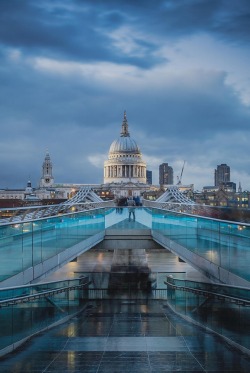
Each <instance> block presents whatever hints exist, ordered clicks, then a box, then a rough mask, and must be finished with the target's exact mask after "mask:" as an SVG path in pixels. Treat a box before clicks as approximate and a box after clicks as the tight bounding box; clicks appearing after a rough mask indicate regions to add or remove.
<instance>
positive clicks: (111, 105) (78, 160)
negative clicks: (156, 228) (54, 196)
mask: <svg viewBox="0 0 250 373" xmlns="http://www.w3.org/2000/svg"><path fill="white" fill-rule="evenodd" d="M0 20H1V22H0V61H1V68H0V81H1V87H0V97H1V116H0V120H1V138H0V167H1V176H0V187H1V188H5V187H9V188H17V187H23V186H24V185H25V183H26V180H28V179H29V178H30V179H31V181H32V185H33V186H36V185H35V184H36V183H38V182H39V179H40V177H41V167H42V162H43V159H44V155H45V152H46V149H48V150H49V153H50V155H51V159H52V163H53V169H54V178H55V181H56V182H61V183H63V182H68V183H85V184H86V183H90V184H92V183H96V184H99V183H102V182H103V164H104V160H106V159H107V154H108V151H109V147H110V145H111V143H112V141H113V140H115V139H116V138H118V137H119V135H120V126H121V123H122V117H123V111H124V110H127V116H128V123H129V127H130V132H131V137H132V138H134V139H135V140H136V142H137V143H138V145H139V146H140V148H141V151H142V155H143V158H144V159H145V161H146V163H147V169H148V170H151V171H152V172H153V184H158V176H159V174H158V168H159V165H160V164H162V163H169V164H170V165H171V166H172V167H173V169H174V175H175V180H174V183H177V179H176V176H178V175H180V173H181V169H182V165H183V162H184V160H185V161H186V163H185V169H184V172H183V176H182V183H183V184H191V183H192V184H194V185H195V189H198V190H200V189H201V188H202V187H203V186H205V185H213V184H214V169H215V167H216V165H218V164H222V163H226V164H228V165H229V166H230V169H231V180H232V181H234V182H235V183H236V185H237V187H238V184H239V182H241V185H242V189H243V190H250V168H249V156H248V149H249V145H248V143H249V130H250V84H249V82H250V71H249V67H248V61H249V57H250V49H249V41H250V40H249V35H250V30H249V28H250V22H249V21H250V4H249V2H247V1H244V0H239V1H237V4H236V3H234V2H227V1H222V0H213V1H211V0H209V1H208V0H185V1H180V2H178V3H177V2H176V1H173V0H169V1H163V0H162V1H161V0H159V1H158V2H156V3H154V2H151V1H147V0H144V1H138V2H134V1H126V2H124V1H112V0H110V1H106V2H102V1H98V0H97V1H95V4H93V2H91V1H88V0H86V1H82V2H79V1H77V0H75V1H74V0H73V1H68V0H62V1H60V2H59V1H54V2H53V3H51V1H46V0H45V1H43V2H42V3H37V2H33V1H30V0H23V1H22V2H20V1H17V0H12V1H11V2H9V1H7V0H2V1H1V2H0Z"/></svg>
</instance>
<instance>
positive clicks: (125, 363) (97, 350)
mask: <svg viewBox="0 0 250 373" xmlns="http://www.w3.org/2000/svg"><path fill="white" fill-rule="evenodd" d="M0 372H1V373H7V372H8V373H10V372H11V373H20V372H22V373H26V372H34V373H35V372H36V373H38V372H44V373H45V372H46V373H49V372H50V373H52V372H53V373H56V372H57V373H59V372H60V373H70V372H74V373H78V372H84V373H132V372H135V373H152V372H154V373H163V372H196V373H197V372H211V373H212V372H213V373H215V372H217V373H219V372H250V358H247V357H245V356H244V355H242V354H240V353H239V352H238V351H237V350H234V349H233V348H232V347H229V346H227V345H226V344H225V343H224V342H222V340H221V339H220V338H219V337H216V336H214V335H213V334H209V333H205V332H204V330H203V329H201V328H198V327H196V326H194V325H192V324H189V323H187V322H186V321H185V320H183V319H182V318H180V317H179V316H177V315H176V314H175V313H173V312H172V311H171V310H170V309H169V308H168V307H167V305H166V302H164V301H148V302H146V301H140V300H138V301H129V300H126V299H124V300H111V301H94V302H91V304H90V307H89V308H88V309H87V311H86V312H85V313H83V314H81V315H79V316H78V317H75V318H74V319H72V320H70V321H69V322H67V323H65V324H63V325H60V326H58V327H55V328H53V329H51V330H50V331H48V332H46V333H43V334H40V335H38V336H37V337H35V338H33V339H31V340H30V341H29V342H27V343H26V344H25V345H23V346H22V347H20V348H19V349H18V350H17V351H15V352H14V353H12V354H9V355H8V356H6V357H5V358H2V359H1V360H0Z"/></svg>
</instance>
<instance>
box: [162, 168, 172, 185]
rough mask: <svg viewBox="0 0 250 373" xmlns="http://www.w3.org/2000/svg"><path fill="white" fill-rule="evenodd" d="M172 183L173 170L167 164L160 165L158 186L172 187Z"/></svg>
mask: <svg viewBox="0 0 250 373" xmlns="http://www.w3.org/2000/svg"><path fill="white" fill-rule="evenodd" d="M173 183H174V173H173V168H172V167H171V166H169V165H168V163H162V164H160V166H159V184H160V185H167V184H168V185H172V184H173Z"/></svg>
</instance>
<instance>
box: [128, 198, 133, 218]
mask: <svg viewBox="0 0 250 373" xmlns="http://www.w3.org/2000/svg"><path fill="white" fill-rule="evenodd" d="M131 215H132V217H133V221H135V201H134V200H133V198H132V197H129V199H128V220H129V221H130V220H131Z"/></svg>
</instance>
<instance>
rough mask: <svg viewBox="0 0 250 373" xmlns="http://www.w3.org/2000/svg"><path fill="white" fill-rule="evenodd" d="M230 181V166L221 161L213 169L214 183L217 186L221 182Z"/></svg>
mask: <svg viewBox="0 0 250 373" xmlns="http://www.w3.org/2000/svg"><path fill="white" fill-rule="evenodd" d="M229 181H230V167H229V166H228V165H227V164H225V163H222V164H221V165H218V166H217V169H216V170H214V185H215V186H219V185H221V184H222V183H227V182H229Z"/></svg>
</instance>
